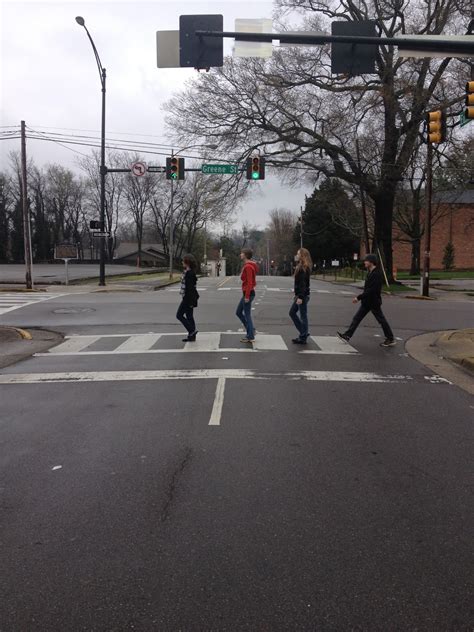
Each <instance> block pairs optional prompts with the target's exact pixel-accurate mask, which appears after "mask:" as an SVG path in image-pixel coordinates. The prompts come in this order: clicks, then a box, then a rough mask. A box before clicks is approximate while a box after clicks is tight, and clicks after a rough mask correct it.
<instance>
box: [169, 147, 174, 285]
mask: <svg viewBox="0 0 474 632" xmlns="http://www.w3.org/2000/svg"><path fill="white" fill-rule="evenodd" d="M173 156H174V150H173V149H172V150H171V158H173ZM170 186H171V196H170V237H169V250H170V253H169V254H170V281H172V280H173V202H174V187H173V178H171V180H170Z"/></svg>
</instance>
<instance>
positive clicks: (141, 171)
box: [130, 162, 146, 176]
mask: <svg viewBox="0 0 474 632" xmlns="http://www.w3.org/2000/svg"><path fill="white" fill-rule="evenodd" d="M130 169H131V171H132V173H133V175H134V176H144V175H145V173H146V164H145V163H144V162H134V163H133V164H132V166H131V167H130Z"/></svg>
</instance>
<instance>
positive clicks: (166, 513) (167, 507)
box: [161, 448, 193, 522]
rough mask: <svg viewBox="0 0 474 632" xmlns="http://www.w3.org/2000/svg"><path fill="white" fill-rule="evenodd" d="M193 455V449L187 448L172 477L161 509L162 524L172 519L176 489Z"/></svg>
mask: <svg viewBox="0 0 474 632" xmlns="http://www.w3.org/2000/svg"><path fill="white" fill-rule="evenodd" d="M192 453H193V451H192V449H191V448H186V450H185V452H184V455H183V457H182V459H181V460H180V462H179V463H178V465H177V467H176V468H175V470H174V471H173V473H172V475H171V480H170V482H169V485H168V490H167V493H166V500H165V502H164V503H163V506H162V508H161V522H166V521H167V520H168V519H169V517H170V513H171V506H172V504H173V501H174V499H175V497H176V489H177V487H178V483H179V480H180V478H181V476H182V475H183V472H184V470H185V469H186V467H187V465H188V464H189V462H190V460H191V457H192Z"/></svg>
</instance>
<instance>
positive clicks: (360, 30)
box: [331, 20, 378, 77]
mask: <svg viewBox="0 0 474 632" xmlns="http://www.w3.org/2000/svg"><path fill="white" fill-rule="evenodd" d="M331 34H332V35H356V36H359V37H362V36H366V37H376V35H377V33H376V30H375V22H374V20H361V21H360V22H348V21H344V22H332V23H331ZM377 54H378V48H377V46H370V45H366V44H340V43H333V44H331V72H332V74H334V75H349V76H350V77H355V76H357V75H364V74H368V75H370V74H373V73H374V72H375V60H376V58H377Z"/></svg>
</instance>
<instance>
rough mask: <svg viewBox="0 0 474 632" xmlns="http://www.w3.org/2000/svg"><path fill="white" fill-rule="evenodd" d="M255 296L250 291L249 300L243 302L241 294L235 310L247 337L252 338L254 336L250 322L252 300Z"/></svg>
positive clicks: (243, 297)
mask: <svg viewBox="0 0 474 632" xmlns="http://www.w3.org/2000/svg"><path fill="white" fill-rule="evenodd" d="M254 298H255V292H254V291H253V290H252V292H250V300H249V302H248V303H246V302H245V300H244V299H245V296H242V298H241V299H240V302H239V304H238V305H237V311H236V312H235V313H236V315H237V317H238V318H239V320H240V322H241V323H242V325H243V326H244V327H245V331H246V332H247V338H248V339H249V340H253V339H254V338H255V329H254V326H253V322H252V301H253V299H254Z"/></svg>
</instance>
